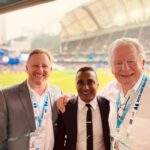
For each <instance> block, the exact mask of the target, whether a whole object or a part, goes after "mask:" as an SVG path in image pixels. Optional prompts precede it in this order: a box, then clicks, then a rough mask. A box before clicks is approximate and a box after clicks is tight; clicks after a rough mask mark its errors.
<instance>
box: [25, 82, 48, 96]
mask: <svg viewBox="0 0 150 150" xmlns="http://www.w3.org/2000/svg"><path fill="white" fill-rule="evenodd" d="M27 86H28V89H29V93H30V94H31V95H34V96H38V97H42V96H45V94H46V93H47V92H48V91H49V86H47V88H46V90H45V91H44V93H43V94H42V95H39V94H38V93H37V92H36V91H35V90H34V89H33V88H32V87H31V86H30V84H29V81H28V80H27Z"/></svg>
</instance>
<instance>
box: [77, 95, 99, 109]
mask: <svg viewBox="0 0 150 150" xmlns="http://www.w3.org/2000/svg"><path fill="white" fill-rule="evenodd" d="M85 104H86V103H85V102H84V101H83V100H81V98H80V97H79V96H78V108H79V110H81V109H83V108H84V107H85ZM89 104H90V105H91V106H92V108H93V109H96V107H97V98H96V97H95V98H94V99H93V100H92V101H90V103H89Z"/></svg>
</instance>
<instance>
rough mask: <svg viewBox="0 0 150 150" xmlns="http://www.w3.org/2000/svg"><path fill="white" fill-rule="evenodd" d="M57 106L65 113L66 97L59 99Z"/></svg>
mask: <svg viewBox="0 0 150 150" xmlns="http://www.w3.org/2000/svg"><path fill="white" fill-rule="evenodd" d="M56 106H57V108H58V109H59V110H60V111H61V112H62V113H64V112H65V105H64V96H61V97H59V98H58V99H57V101H56Z"/></svg>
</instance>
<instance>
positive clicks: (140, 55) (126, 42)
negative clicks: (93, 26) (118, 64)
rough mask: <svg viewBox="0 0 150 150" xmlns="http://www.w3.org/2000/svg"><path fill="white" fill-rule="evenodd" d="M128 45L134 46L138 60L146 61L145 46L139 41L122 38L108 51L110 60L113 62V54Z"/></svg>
mask: <svg viewBox="0 0 150 150" xmlns="http://www.w3.org/2000/svg"><path fill="white" fill-rule="evenodd" d="M126 45H131V46H134V47H135V48H136V50H137V57H138V59H141V60H142V59H143V60H145V51H144V48H143V46H142V45H141V44H140V43H139V41H138V40H137V39H134V38H127V37H124V38H120V39H117V40H115V41H114V42H113V43H112V44H111V45H110V47H109V50H108V55H109V60H110V62H111V60H112V57H113V53H114V51H115V50H116V49H117V48H118V47H119V46H126Z"/></svg>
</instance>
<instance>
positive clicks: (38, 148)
mask: <svg viewBox="0 0 150 150" xmlns="http://www.w3.org/2000/svg"><path fill="white" fill-rule="evenodd" d="M44 137H45V131H44V128H42V127H39V128H37V129H36V130H35V132H31V133H30V145H29V150H44V142H45V141H44Z"/></svg>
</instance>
